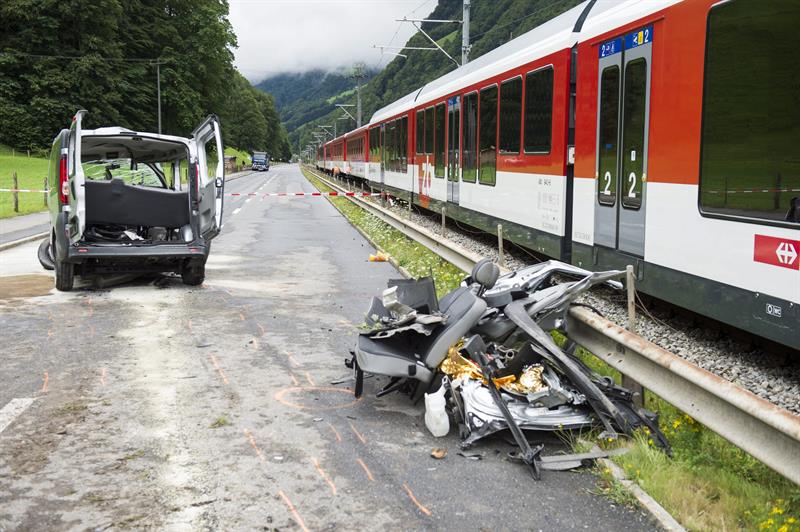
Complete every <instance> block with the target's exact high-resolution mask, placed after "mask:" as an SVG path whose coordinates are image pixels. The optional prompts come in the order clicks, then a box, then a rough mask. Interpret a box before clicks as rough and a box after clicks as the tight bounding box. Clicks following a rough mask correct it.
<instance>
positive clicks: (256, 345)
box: [253, 336, 258, 349]
mask: <svg viewBox="0 0 800 532" xmlns="http://www.w3.org/2000/svg"><path fill="white" fill-rule="evenodd" d="M253 347H255V348H256V349H258V340H256V337H255V336H254V337H253Z"/></svg>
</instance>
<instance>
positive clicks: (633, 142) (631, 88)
mask: <svg viewBox="0 0 800 532" xmlns="http://www.w3.org/2000/svg"><path fill="white" fill-rule="evenodd" d="M624 94H625V97H624V100H625V101H624V102H623V108H622V116H623V123H622V175H623V176H624V179H623V182H622V187H623V190H622V193H621V194H620V197H621V198H622V206H623V207H627V208H629V209H638V208H639V207H641V206H642V178H643V175H642V174H643V172H644V128H645V127H644V126H645V114H646V112H645V110H646V107H645V104H646V102H647V61H646V60H645V59H644V58H641V59H634V60H633V61H631V62H630V63H628V64H627V65H626V66H625V92H624Z"/></svg>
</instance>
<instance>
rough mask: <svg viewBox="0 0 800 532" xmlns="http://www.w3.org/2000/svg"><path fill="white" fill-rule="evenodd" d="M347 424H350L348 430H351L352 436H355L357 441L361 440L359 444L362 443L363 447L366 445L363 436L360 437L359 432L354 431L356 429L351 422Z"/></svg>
mask: <svg viewBox="0 0 800 532" xmlns="http://www.w3.org/2000/svg"><path fill="white" fill-rule="evenodd" d="M348 423H350V428H351V429H353V434H355V435H356V437H357V438H358V439H359V440H361V443H363V444H364V445H366V444H367V440H366V439H365V438H364V436H362V435H361V433H360V432H358V431H357V430H356V427H355V425H353V422H352V421H348Z"/></svg>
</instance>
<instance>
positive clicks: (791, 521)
mask: <svg viewBox="0 0 800 532" xmlns="http://www.w3.org/2000/svg"><path fill="white" fill-rule="evenodd" d="M796 521H797V519H795V518H794V517H790V518H789V519H787V520H786V522H787V523H789V524H790V525H793V524H794V523H795V522H796Z"/></svg>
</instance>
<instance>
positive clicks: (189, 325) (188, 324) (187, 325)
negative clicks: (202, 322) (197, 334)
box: [186, 320, 194, 332]
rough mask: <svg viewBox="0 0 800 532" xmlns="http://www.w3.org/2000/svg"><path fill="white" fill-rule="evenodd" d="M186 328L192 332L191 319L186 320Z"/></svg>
mask: <svg viewBox="0 0 800 532" xmlns="http://www.w3.org/2000/svg"><path fill="white" fill-rule="evenodd" d="M186 328H187V329H189V332H194V331H193V330H192V320H186Z"/></svg>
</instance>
